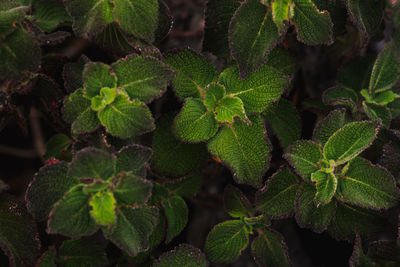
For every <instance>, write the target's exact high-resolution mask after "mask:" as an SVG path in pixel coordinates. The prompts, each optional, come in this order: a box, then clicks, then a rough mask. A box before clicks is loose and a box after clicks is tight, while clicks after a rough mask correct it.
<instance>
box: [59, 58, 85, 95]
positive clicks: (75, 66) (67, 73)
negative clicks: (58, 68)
mask: <svg viewBox="0 0 400 267" xmlns="http://www.w3.org/2000/svg"><path fill="white" fill-rule="evenodd" d="M87 62H89V59H88V58H87V57H86V56H85V55H81V56H80V57H79V59H78V60H77V61H76V62H69V63H67V64H65V65H64V68H63V72H62V76H63V79H64V87H65V88H66V89H67V91H68V92H73V91H75V90H77V89H79V88H82V87H83V79H82V72H83V69H84V67H85V64H86V63H87Z"/></svg>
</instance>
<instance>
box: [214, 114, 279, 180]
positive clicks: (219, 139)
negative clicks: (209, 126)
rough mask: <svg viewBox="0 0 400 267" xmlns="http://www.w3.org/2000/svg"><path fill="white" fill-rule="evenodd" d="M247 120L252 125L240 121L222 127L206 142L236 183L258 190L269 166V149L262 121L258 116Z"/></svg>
mask: <svg viewBox="0 0 400 267" xmlns="http://www.w3.org/2000/svg"><path fill="white" fill-rule="evenodd" d="M249 119H250V121H251V125H247V124H245V123H244V122H242V121H236V122H235V123H234V124H233V125H231V126H230V125H223V126H222V127H221V130H220V131H219V132H218V133H217V135H216V136H215V137H213V138H212V139H211V140H210V141H209V142H208V149H209V151H210V152H211V153H212V154H213V155H214V156H216V157H219V158H220V159H221V160H222V161H223V162H225V164H227V165H228V166H229V167H230V168H231V170H232V172H233V175H234V177H235V178H236V180H237V181H238V183H247V184H250V185H253V186H255V187H259V186H260V185H261V181H262V177H263V174H264V173H265V171H266V170H267V168H268V166H269V153H270V151H271V146H270V144H269V142H268V141H267V140H266V139H265V138H266V137H265V134H264V132H265V129H264V124H263V121H262V119H261V118H260V117H259V116H252V117H250V118H249Z"/></svg>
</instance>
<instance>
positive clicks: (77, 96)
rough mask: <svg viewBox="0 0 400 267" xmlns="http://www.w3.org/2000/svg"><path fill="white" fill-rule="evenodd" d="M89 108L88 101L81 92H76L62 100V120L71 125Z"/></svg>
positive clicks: (79, 90)
mask: <svg viewBox="0 0 400 267" xmlns="http://www.w3.org/2000/svg"><path fill="white" fill-rule="evenodd" d="M89 106H90V100H89V99H87V98H86V97H84V95H83V90H81V89H78V90H76V91H75V92H73V93H72V94H70V95H69V96H67V97H66V98H65V99H64V106H63V108H64V113H63V118H64V120H65V121H66V122H69V123H73V122H74V121H75V120H76V119H77V118H78V117H79V116H80V115H81V114H82V113H83V112H85V110H87V109H88V108H89Z"/></svg>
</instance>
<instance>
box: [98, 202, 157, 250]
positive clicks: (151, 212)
mask: <svg viewBox="0 0 400 267" xmlns="http://www.w3.org/2000/svg"><path fill="white" fill-rule="evenodd" d="M158 217H159V214H158V209H157V208H155V207H149V206H138V207H134V208H132V207H124V206H122V207H119V208H118V210H117V222H116V225H115V226H114V227H112V229H103V231H104V235H105V237H106V238H107V239H109V240H111V241H112V242H113V243H114V244H115V245H116V246H117V247H119V248H120V249H122V250H124V251H125V252H127V253H128V254H129V255H130V256H135V255H137V254H138V253H139V252H141V251H144V250H146V249H147V248H148V247H149V236H150V234H151V233H152V232H153V230H154V229H155V227H156V226H157V223H158Z"/></svg>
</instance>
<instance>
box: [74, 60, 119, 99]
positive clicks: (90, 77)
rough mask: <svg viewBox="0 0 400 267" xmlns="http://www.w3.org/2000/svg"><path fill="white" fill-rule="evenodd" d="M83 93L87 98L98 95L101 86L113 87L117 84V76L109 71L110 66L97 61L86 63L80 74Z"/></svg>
mask: <svg viewBox="0 0 400 267" xmlns="http://www.w3.org/2000/svg"><path fill="white" fill-rule="evenodd" d="M82 79H83V86H84V87H85V90H84V94H85V95H86V96H88V97H89V98H92V97H94V96H96V95H100V90H101V89H102V88H103V87H108V88H115V86H116V85H117V77H116V76H115V74H113V73H112V72H111V67H110V66H108V65H106V64H103V63H99V62H96V63H95V62H89V63H86V65H85V68H84V69H83V74H82Z"/></svg>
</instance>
